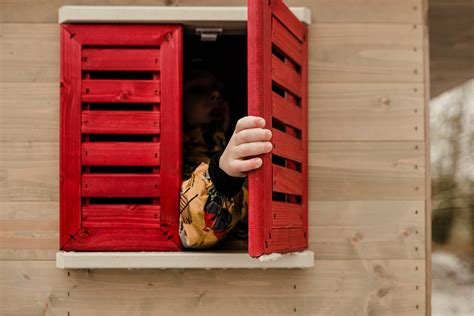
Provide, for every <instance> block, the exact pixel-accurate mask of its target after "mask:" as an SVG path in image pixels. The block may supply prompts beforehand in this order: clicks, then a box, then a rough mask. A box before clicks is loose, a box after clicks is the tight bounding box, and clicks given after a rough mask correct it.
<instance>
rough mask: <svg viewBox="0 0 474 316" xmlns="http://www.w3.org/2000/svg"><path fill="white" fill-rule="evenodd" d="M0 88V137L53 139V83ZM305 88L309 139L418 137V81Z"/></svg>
mask: <svg viewBox="0 0 474 316" xmlns="http://www.w3.org/2000/svg"><path fill="white" fill-rule="evenodd" d="M0 91H1V93H2V98H0V105H1V110H0V111H1V113H2V115H1V116H0V122H1V125H2V133H1V134H0V139H1V140H2V141H6V142H15V141H40V142H56V141H58V124H59V105H58V93H59V87H58V86H57V84H54V83H0ZM309 93H310V95H309V105H310V106H309V122H310V124H309V137H310V140H311V141H344V140H346V141H349V140H350V141H374V140H377V141H387V140H389V141H392V140H403V141H405V140H423V137H424V135H423V128H422V126H423V104H424V97H423V85H422V84H419V83H400V84H398V83H311V84H310V86H309ZM280 101H281V102H280ZM12 105H14V106H12ZM286 105H288V106H286ZM273 106H274V114H275V116H277V115H279V116H277V117H280V118H281V119H282V120H283V121H285V122H287V123H288V124H290V125H292V126H296V127H298V124H297V121H298V117H299V116H298V115H288V111H287V107H289V106H290V104H286V103H285V102H283V99H281V97H279V96H278V95H275V94H274V95H273ZM277 109H278V110H277ZM293 110H294V109H293ZM415 111H416V112H415ZM415 127H418V128H417V129H416V130H415Z"/></svg>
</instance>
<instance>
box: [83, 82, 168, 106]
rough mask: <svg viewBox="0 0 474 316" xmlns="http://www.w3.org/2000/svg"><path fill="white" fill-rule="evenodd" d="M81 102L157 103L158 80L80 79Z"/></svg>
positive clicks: (158, 96)
mask: <svg viewBox="0 0 474 316" xmlns="http://www.w3.org/2000/svg"><path fill="white" fill-rule="evenodd" d="M81 93H82V96H81V100H82V102H103V103H112V102H114V103H115V102H117V103H158V102H160V81H158V80H82V91H81Z"/></svg>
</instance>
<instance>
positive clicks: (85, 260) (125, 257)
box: [56, 250, 314, 269]
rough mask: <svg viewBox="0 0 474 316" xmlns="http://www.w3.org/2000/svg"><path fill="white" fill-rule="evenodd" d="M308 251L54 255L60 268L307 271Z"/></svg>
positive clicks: (309, 263)
mask: <svg viewBox="0 0 474 316" xmlns="http://www.w3.org/2000/svg"><path fill="white" fill-rule="evenodd" d="M313 265H314V253H313V252H312V251H309V250H305V251H301V252H297V253H292V254H285V255H282V256H279V257H278V258H277V259H275V260H268V261H261V260H259V259H255V258H252V257H250V256H249V255H248V254H247V253H246V252H186V251H184V252H65V251H60V252H58V253H56V266H57V267H58V268H61V269H238V268H241V269H255V268H257V269H267V268H310V267H312V266H313Z"/></svg>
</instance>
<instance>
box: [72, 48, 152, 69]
mask: <svg viewBox="0 0 474 316" xmlns="http://www.w3.org/2000/svg"><path fill="white" fill-rule="evenodd" d="M81 67H82V69H83V70H90V71H94V70H98V71H110V70H114V71H159V70H160V50H159V49H141V48H122V49H118V48H84V49H83V50H82V65H81Z"/></svg>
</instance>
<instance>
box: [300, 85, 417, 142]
mask: <svg viewBox="0 0 474 316" xmlns="http://www.w3.org/2000/svg"><path fill="white" fill-rule="evenodd" d="M309 91H310V96H309V100H310V102H311V106H310V108H309V121H310V127H309V138H310V141H374V140H379V141H392V140H393V141H395V140H404V141H405V140H406V141H411V140H417V141H422V140H423V139H424V133H423V122H424V117H423V112H424V98H423V85H422V84H418V83H413V84H407V83H401V84H394V83H362V84H361V83H343V84H338V83H312V84H310V86H309Z"/></svg>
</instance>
